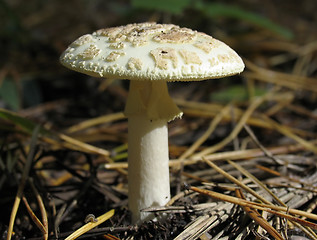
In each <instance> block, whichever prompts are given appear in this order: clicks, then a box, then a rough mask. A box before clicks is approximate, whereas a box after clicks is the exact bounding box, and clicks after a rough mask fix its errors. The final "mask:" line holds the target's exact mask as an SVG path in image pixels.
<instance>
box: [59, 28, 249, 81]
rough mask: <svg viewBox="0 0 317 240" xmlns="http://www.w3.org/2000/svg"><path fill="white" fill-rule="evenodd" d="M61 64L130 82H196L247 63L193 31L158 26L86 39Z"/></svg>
mask: <svg viewBox="0 0 317 240" xmlns="http://www.w3.org/2000/svg"><path fill="white" fill-rule="evenodd" d="M60 61H61V63H62V64H63V65H64V66H66V67H68V68H70V69H73V70H75V71H78V72H82V73H85V74H88V75H91V76H96V77H105V78H119V79H130V80H163V81H195V80H204V79H210V78H220V77H225V76H230V75H234V74H237V73H240V72H242V71H243V69H244V63H243V61H242V59H241V58H240V57H239V55H238V54H237V53H236V52H235V51H234V50H232V49H231V48H230V47H229V46H227V45H226V44H225V43H223V42H221V41H219V40H217V39H215V38H213V37H211V36H209V35H207V34H205V33H201V32H197V31H194V30H191V29H188V28H181V27H179V26H176V25H173V24H157V23H153V22H145V23H135V24H128V25H125V26H120V27H113V28H105V29H100V30H98V31H96V32H94V33H92V34H86V35H83V36H81V37H79V38H78V39H77V40H75V41H74V42H73V43H72V44H70V46H69V47H68V48H67V49H66V50H65V52H64V53H63V54H62V55H61V57H60Z"/></svg>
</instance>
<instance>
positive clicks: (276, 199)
mask: <svg viewBox="0 0 317 240" xmlns="http://www.w3.org/2000/svg"><path fill="white" fill-rule="evenodd" d="M228 162H229V163H230V164H231V165H232V166H234V167H235V168H236V169H237V170H239V171H240V172H241V173H242V174H243V175H245V176H246V177H248V178H249V179H251V180H252V181H253V182H254V183H255V184H257V185H258V186H259V187H260V188H262V189H264V190H265V192H267V193H268V194H269V195H270V196H271V197H273V199H274V200H275V201H276V202H278V203H279V204H280V205H282V206H284V207H286V205H285V203H283V201H281V200H280V199H279V198H278V197H277V196H276V195H275V194H274V193H272V191H270V189H268V188H267V187H266V186H265V184H263V183H262V182H261V181H260V180H259V179H257V178H256V177H255V176H254V175H252V174H251V173H250V172H249V171H247V170H246V169H244V168H243V167H241V166H240V165H238V164H236V163H235V162H232V161H230V160H228Z"/></svg>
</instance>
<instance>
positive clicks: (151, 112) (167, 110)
mask: <svg viewBox="0 0 317 240" xmlns="http://www.w3.org/2000/svg"><path fill="white" fill-rule="evenodd" d="M181 114H182V112H181V111H180V110H179V108H178V107H177V106H176V104H175V103H174V102H173V100H172V99H171V97H170V96H169V94H168V90H167V85H166V82H164V81H157V82H146V81H131V82H130V90H129V96H128V99H127V104H126V108H125V115H126V116H127V117H128V131H129V136H128V146H129V148H128V163H129V169H128V182H129V209H130V210H131V212H132V221H133V222H134V223H138V222H142V221H145V220H149V219H150V218H152V217H153V216H151V214H149V213H145V212H141V210H142V209H144V208H148V207H154V206H163V205H165V204H166V203H167V202H168V201H169V199H170V181H169V167H168V161H169V156H168V129H167V122H168V121H169V120H172V119H174V118H176V117H180V116H181Z"/></svg>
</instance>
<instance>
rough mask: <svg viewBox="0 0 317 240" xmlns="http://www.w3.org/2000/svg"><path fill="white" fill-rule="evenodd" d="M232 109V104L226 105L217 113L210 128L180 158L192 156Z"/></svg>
mask: <svg viewBox="0 0 317 240" xmlns="http://www.w3.org/2000/svg"><path fill="white" fill-rule="evenodd" d="M229 110H230V105H227V106H225V107H224V108H223V109H222V110H221V111H220V113H219V114H217V115H216V117H215V118H213V120H212V121H211V123H210V125H209V127H208V129H207V130H206V131H205V132H204V134H203V135H202V136H200V138H198V139H197V140H196V141H195V142H194V143H193V144H192V145H191V146H190V147H189V148H188V149H187V150H186V151H185V152H184V153H183V154H182V155H181V156H180V157H179V159H180V160H181V159H185V158H187V157H188V156H190V155H191V154H193V153H194V152H195V151H196V150H197V148H199V147H200V146H201V144H203V143H204V142H205V141H206V140H207V138H208V137H209V136H210V135H211V134H212V133H213V131H214V130H215V129H216V127H217V126H218V124H219V123H220V121H221V120H222V118H223V117H224V115H226V114H227V113H228V112H229Z"/></svg>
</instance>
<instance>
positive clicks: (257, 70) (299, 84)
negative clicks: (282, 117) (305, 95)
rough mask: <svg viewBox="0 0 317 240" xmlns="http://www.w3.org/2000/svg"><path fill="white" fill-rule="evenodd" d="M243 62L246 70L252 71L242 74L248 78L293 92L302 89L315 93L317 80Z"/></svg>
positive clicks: (245, 60)
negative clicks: (292, 90)
mask: <svg viewBox="0 0 317 240" xmlns="http://www.w3.org/2000/svg"><path fill="white" fill-rule="evenodd" d="M244 62H245V64H246V66H247V67H248V69H250V70H251V71H253V72H245V73H244V74H245V75H246V76H247V77H249V78H252V79H257V80H261V81H265V82H270V83H274V84H276V85H278V86H284V87H288V88H290V89H294V90H298V89H304V90H307V91H312V92H317V85H316V82H317V80H316V79H314V78H309V77H303V76H298V75H294V74H288V73H281V72H276V71H273V70H268V69H264V68H261V67H258V66H256V65H255V64H254V63H252V62H250V61H248V60H247V59H244Z"/></svg>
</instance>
